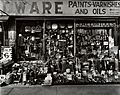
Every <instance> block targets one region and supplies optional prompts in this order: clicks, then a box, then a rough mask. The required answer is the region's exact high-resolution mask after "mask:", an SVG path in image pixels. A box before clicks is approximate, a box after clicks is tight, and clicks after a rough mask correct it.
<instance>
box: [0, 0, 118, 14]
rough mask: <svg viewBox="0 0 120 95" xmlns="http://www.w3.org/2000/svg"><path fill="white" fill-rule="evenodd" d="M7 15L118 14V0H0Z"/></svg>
mask: <svg viewBox="0 0 120 95" xmlns="http://www.w3.org/2000/svg"><path fill="white" fill-rule="evenodd" d="M0 1H1V2H2V3H3V6H2V7H1V8H2V9H1V10H3V11H4V12H6V13H8V14H9V15H22V16H26V15H28V16H119V15H120V1H91V0H89V1H88V0H87V1H86V0H0Z"/></svg>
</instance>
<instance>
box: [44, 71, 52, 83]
mask: <svg viewBox="0 0 120 95" xmlns="http://www.w3.org/2000/svg"><path fill="white" fill-rule="evenodd" d="M43 85H52V76H51V73H48V74H47V77H46V78H45V80H44V84H43Z"/></svg>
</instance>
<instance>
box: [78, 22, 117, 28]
mask: <svg viewBox="0 0 120 95" xmlns="http://www.w3.org/2000/svg"><path fill="white" fill-rule="evenodd" d="M115 26H116V23H86V22H85V23H77V24H76V27H115Z"/></svg>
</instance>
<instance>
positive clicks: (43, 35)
mask: <svg viewBox="0 0 120 95" xmlns="http://www.w3.org/2000/svg"><path fill="white" fill-rule="evenodd" d="M43 55H44V56H43V57H44V58H45V20H44V22H43Z"/></svg>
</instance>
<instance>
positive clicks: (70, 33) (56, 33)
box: [45, 20, 74, 58]
mask: <svg viewBox="0 0 120 95" xmlns="http://www.w3.org/2000/svg"><path fill="white" fill-rule="evenodd" d="M45 26H46V28H45V30H46V31H45V35H46V37H47V38H46V40H45V41H46V53H48V56H49V57H51V56H54V57H55V58H59V57H63V56H64V57H66V58H70V57H73V56H74V25H73V21H70V20H69V21H62V20H56V21H54V20H48V21H46V25H45Z"/></svg>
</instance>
